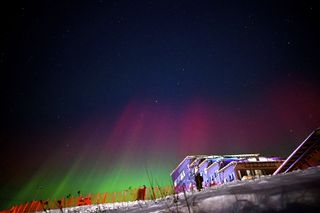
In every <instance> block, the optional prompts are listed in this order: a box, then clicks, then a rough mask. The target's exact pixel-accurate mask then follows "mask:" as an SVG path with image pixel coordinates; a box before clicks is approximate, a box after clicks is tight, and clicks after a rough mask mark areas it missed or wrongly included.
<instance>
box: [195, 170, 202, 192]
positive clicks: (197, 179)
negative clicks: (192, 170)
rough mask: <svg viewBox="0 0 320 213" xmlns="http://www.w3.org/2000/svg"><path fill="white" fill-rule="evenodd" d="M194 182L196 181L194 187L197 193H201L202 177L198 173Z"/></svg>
mask: <svg viewBox="0 0 320 213" xmlns="http://www.w3.org/2000/svg"><path fill="white" fill-rule="evenodd" d="M195 181H196V187H197V189H198V191H201V189H202V182H203V177H202V176H201V175H200V173H199V172H198V173H197V174H196V176H195Z"/></svg>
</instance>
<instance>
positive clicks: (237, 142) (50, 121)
mask: <svg viewBox="0 0 320 213" xmlns="http://www.w3.org/2000/svg"><path fill="white" fill-rule="evenodd" d="M1 4H2V5H1V6H0V8H1V9H0V10H1V21H0V22H1V35H0V36H1V39H0V42H1V43H0V44H1V46H0V70H1V78H0V83H1V84H0V86H1V90H0V94H1V129H0V142H1V155H0V156H1V157H0V169H1V177H0V181H1V185H0V200H1V202H0V207H1V208H6V207H8V206H9V205H11V204H14V203H21V202H24V201H26V200H32V199H46V198H54V197H57V198H58V197H62V196H65V195H67V194H69V193H71V194H72V195H76V192H77V191H78V190H81V191H82V192H83V193H84V194H85V193H96V192H105V191H121V190H124V189H127V188H129V187H132V188H135V187H139V186H141V185H143V184H146V185H148V184H149V182H148V178H147V175H146V173H149V174H151V176H152V177H153V179H154V180H155V182H156V183H157V185H158V184H159V185H170V176H169V174H170V172H171V171H172V170H173V169H174V168H175V167H176V165H177V164H178V163H179V162H180V161H181V160H182V159H183V158H184V157H185V156H186V155H191V154H240V153H255V152H258V153H261V154H263V155H268V156H283V157H286V156H288V154H289V153H290V152H291V151H292V150H293V149H294V148H295V147H296V146H297V145H298V144H299V143H301V142H302V141H303V139H304V138H305V137H306V136H307V135H308V134H309V133H311V132H312V131H313V130H314V129H315V128H317V127H319V126H320V110H319V109H320V99H319V97H320V84H319V80H320V74H319V65H320V58H319V56H320V52H319V50H320V49H319V47H320V46H319V38H320V33H319V26H320V25H319V24H320V23H319V21H318V20H317V18H316V16H317V15H319V7H318V6H316V4H315V1H314V2H313V1H166V0H161V1H152V0H150V1H111V0H110V1H103V0H99V1H93V0H92V1H61V2H59V1H49V0H45V1H22V2H19V3H17V2H15V3H14V4H12V5H8V4H6V5H4V3H1Z"/></svg>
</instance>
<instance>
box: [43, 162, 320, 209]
mask: <svg viewBox="0 0 320 213" xmlns="http://www.w3.org/2000/svg"><path fill="white" fill-rule="evenodd" d="M49 212H57V213H58V212H61V211H60V210H51V211H49ZM63 212H320V167H316V168H309V169H307V170H303V171H295V172H292V173H288V174H284V175H277V176H266V177H261V178H260V179H255V180H248V181H239V182H233V183H229V184H225V185H222V186H218V187H214V188H210V189H206V190H204V191H201V192H194V193H191V192H189V193H188V192H187V193H186V195H184V194H183V193H181V194H178V195H175V196H168V197H166V198H164V199H158V200H156V201H139V202H138V201H136V202H127V203H114V204H101V205H92V206H79V207H73V208H66V209H63Z"/></svg>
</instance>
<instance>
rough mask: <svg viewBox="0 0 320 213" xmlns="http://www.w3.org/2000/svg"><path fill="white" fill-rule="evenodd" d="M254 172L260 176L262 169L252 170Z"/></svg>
mask: <svg viewBox="0 0 320 213" xmlns="http://www.w3.org/2000/svg"><path fill="white" fill-rule="evenodd" d="M254 173H255V174H256V175H257V176H261V175H262V171H261V170H260V169H256V170H254Z"/></svg>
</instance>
